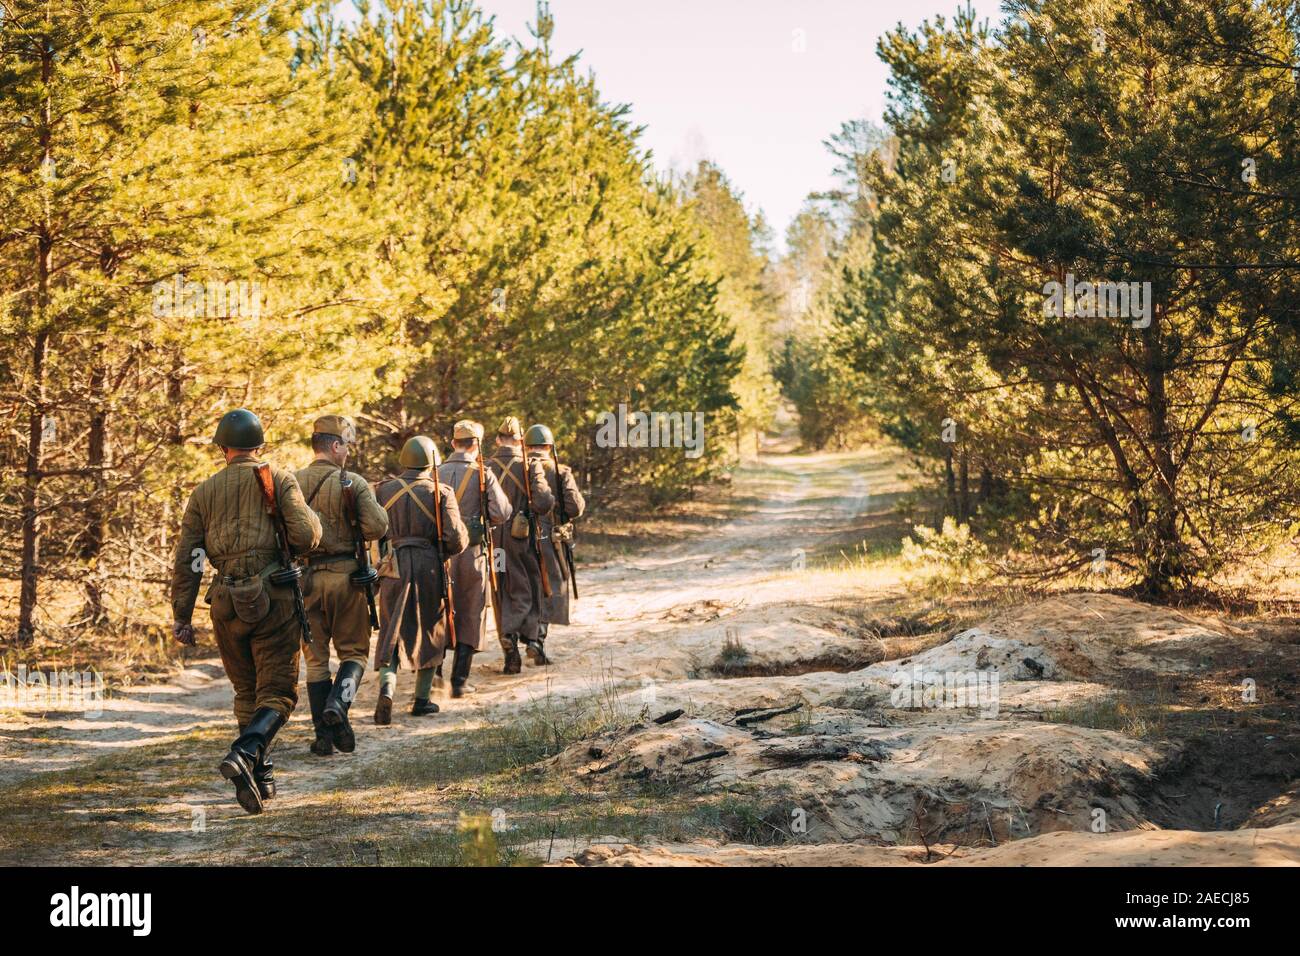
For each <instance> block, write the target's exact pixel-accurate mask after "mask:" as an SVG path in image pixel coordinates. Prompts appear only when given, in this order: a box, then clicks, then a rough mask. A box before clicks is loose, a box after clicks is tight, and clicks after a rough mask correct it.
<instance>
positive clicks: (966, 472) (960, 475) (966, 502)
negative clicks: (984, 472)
mask: <svg viewBox="0 0 1300 956" xmlns="http://www.w3.org/2000/svg"><path fill="white" fill-rule="evenodd" d="M957 480H958V494H957V523H958V524H966V523H967V522H969V521H970V461H969V459H968V458H967V455H966V449H965V448H963V449H962V450H961V461H960V463H959V465H958V469H957Z"/></svg>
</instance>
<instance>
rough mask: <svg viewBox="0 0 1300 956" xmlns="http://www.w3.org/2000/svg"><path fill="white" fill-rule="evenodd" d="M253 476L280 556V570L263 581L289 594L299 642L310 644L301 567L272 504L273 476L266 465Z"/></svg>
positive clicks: (281, 515)
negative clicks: (300, 633) (289, 591)
mask: <svg viewBox="0 0 1300 956" xmlns="http://www.w3.org/2000/svg"><path fill="white" fill-rule="evenodd" d="M253 474H254V475H256V476H257V486H258V488H260V489H261V491H262V504H263V506H264V507H265V508H266V513H267V514H268V515H270V516H271V524H272V525H273V526H274V527H275V545H276V550H278V551H279V553H280V568H279V569H278V570H276V571H272V572H271V573H270V574H269V575H267V580H268V581H270V582H271V583H272V584H275V585H278V586H281V587H288V588H289V589H290V590H291V591H293V613H294V616H295V617H297V618H298V627H299V628H300V629H301V630H302V642H303V643H304V644H310V643H311V624H310V623H308V621H307V607H306V605H305V604H303V600H302V568H301V567H300V566H299V565H298V564H296V563H295V562H294V560H293V549H292V548H291V547H290V546H289V526H288V525H286V524H285V523H284V512H283V511H281V510H280V506H279V505H278V504H276V500H275V477H274V476H273V475H272V474H271V466H270V465H269V464H268V463H267V462H260V463H258V464H256V465H254V466H253Z"/></svg>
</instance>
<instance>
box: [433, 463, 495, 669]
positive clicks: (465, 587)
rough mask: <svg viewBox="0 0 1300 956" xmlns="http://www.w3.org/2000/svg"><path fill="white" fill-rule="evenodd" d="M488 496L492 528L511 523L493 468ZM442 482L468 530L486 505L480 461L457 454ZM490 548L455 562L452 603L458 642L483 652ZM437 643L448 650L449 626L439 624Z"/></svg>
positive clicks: (445, 466) (473, 549)
mask: <svg viewBox="0 0 1300 956" xmlns="http://www.w3.org/2000/svg"><path fill="white" fill-rule="evenodd" d="M483 472H484V478H485V481H484V484H485V486H486V487H485V490H486V493H487V505H488V522H487V523H488V525H489V526H490V527H492V528H495V527H497V526H499V525H501V524H502V523H504V522H505V521H507V520H509V518H510V515H511V512H512V510H513V509H511V507H510V500H509V499H508V498H507V497H506V494H505V492H504V491H502V490H501V484H500V483H499V482H498V481H497V477H496V475H494V474H493V473H492V470H491V469H490V468H484V469H483ZM438 477H439V478H440V479H441V480H442V482H443V483H444V484H446V485H448V486H450V487H451V488H453V489H455V493H456V503H457V506H458V507H459V509H460V516H461V519H462V520H463V521H464V522H465V525H466V527H468V526H469V525H471V524H473V523H474V521H475V520H476V519H478V518H479V517H481V514H482V508H483V503H482V500H481V497H480V495H479V487H478V460H477V459H474V460H471V459H469V458H467V457H466V455H465V453H464V452H460V451H458V452H453V453H452V454H451V455H450V456H449V457H448V458H447V460H446V461H444V462H443V463H442V467H441V468H439V469H438ZM489 581H490V578H489V576H488V565H487V548H486V546H485V545H484V544H482V543H479V544H477V545H471V546H470V547H467V548H466V549H465V550H464V551H462V552H461V553H460V554H458V555H456V557H454V558H452V560H451V582H452V591H451V604H452V607H453V608H455V610H456V642H457V643H458V644H464V645H466V646H467V647H472V648H474V650H476V651H481V650H482V649H483V639H484V637H486V636H487V615H486V614H485V613H484V612H485V611H486V610H487V594H488V591H489V590H490V586H489ZM437 640H438V647H439V650H440V651H443V652H445V651H446V649H447V635H446V624H445V622H443V621H441V620H440V621H439V623H438V628H437Z"/></svg>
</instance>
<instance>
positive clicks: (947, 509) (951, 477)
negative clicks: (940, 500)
mask: <svg viewBox="0 0 1300 956" xmlns="http://www.w3.org/2000/svg"><path fill="white" fill-rule="evenodd" d="M943 471H944V507H943V514H942V515H941V516H940V518H939V527H940V528H942V527H943V519H944V518H946V517H948V515H954V516H955V515H956V514H957V475H956V473H955V472H954V471H953V468H952V444H951V443H948V444H946V445H945V447H944V453H943Z"/></svg>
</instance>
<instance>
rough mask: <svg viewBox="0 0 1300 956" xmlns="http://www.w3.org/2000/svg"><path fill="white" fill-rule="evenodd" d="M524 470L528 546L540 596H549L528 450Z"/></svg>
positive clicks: (548, 583) (548, 577)
mask: <svg viewBox="0 0 1300 956" xmlns="http://www.w3.org/2000/svg"><path fill="white" fill-rule="evenodd" d="M523 471H524V494H525V495H526V496H527V497H528V514H527V518H528V547H529V548H530V549H531V550H532V552H533V557H535V558H536V559H537V568H538V570H539V571H541V573H542V596H543V597H546V598H549V597H550V596H551V578H550V575H548V574H547V573H546V557H545V555H543V554H542V542H541V529H540V528H539V527H538V525H537V511H536V509H535V508H533V478H532V470H531V469H530V468H529V467H528V452H527V451H525V452H524V457H523Z"/></svg>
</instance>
